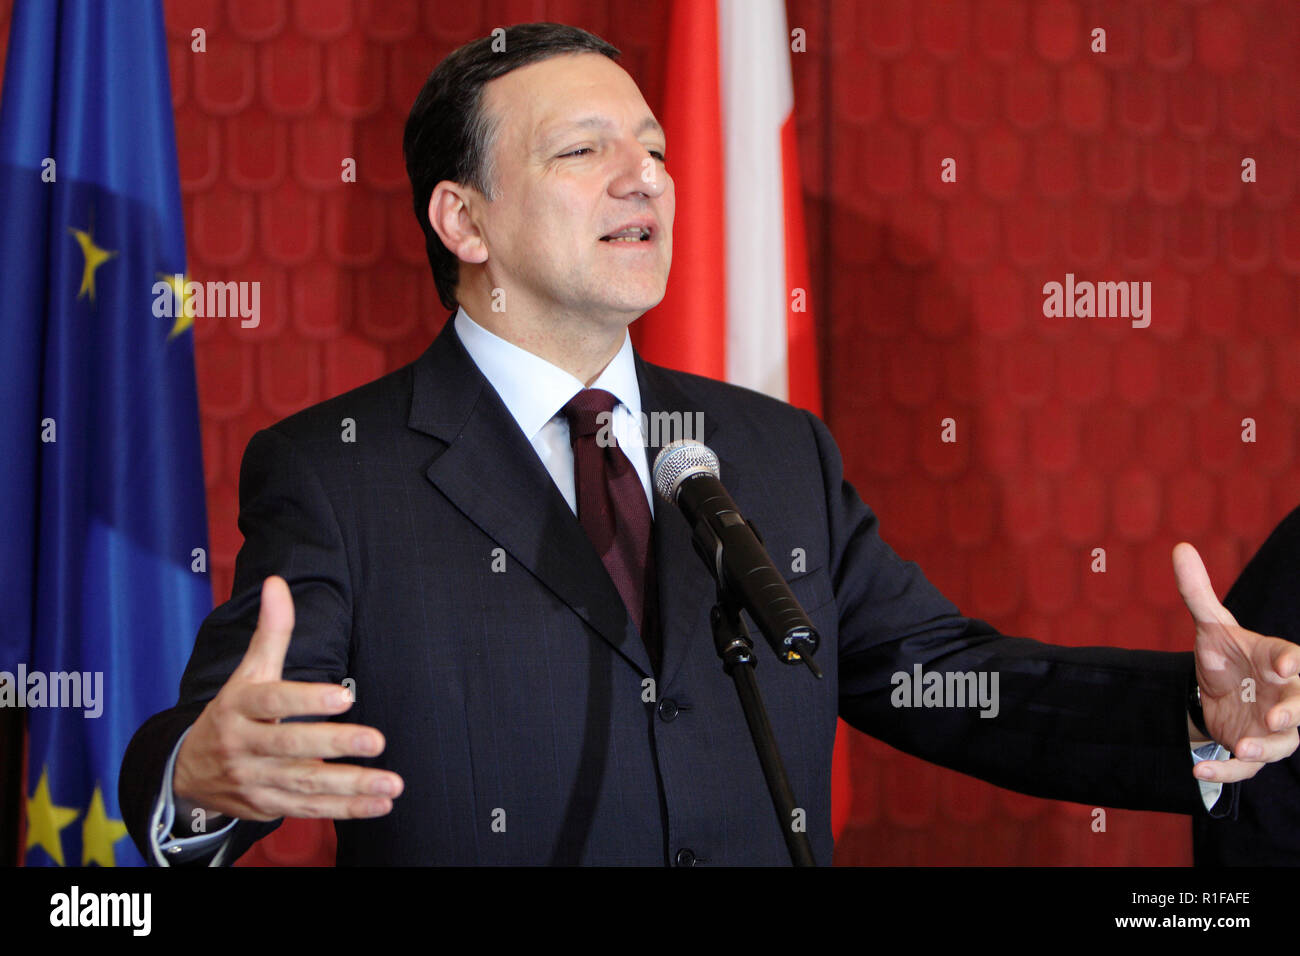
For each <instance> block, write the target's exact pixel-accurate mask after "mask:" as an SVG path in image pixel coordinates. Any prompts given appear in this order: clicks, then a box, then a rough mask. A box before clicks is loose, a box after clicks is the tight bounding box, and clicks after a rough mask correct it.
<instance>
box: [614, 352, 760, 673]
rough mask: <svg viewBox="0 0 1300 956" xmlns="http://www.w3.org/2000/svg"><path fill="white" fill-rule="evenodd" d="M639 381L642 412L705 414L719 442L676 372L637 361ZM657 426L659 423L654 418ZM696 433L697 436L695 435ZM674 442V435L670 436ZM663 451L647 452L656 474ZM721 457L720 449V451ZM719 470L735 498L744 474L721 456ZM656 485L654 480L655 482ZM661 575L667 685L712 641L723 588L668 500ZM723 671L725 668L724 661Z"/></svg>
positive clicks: (662, 521) (663, 510) (658, 529)
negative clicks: (696, 645)
mask: <svg viewBox="0 0 1300 956" xmlns="http://www.w3.org/2000/svg"><path fill="white" fill-rule="evenodd" d="M637 378H638V380H639V382H640V384H641V410H642V412H644V413H645V414H646V415H647V416H652V415H653V414H654V413H655V412H667V413H673V412H680V413H681V416H682V417H681V419H678V420H680V421H686V420H687V419H686V416H687V415H693V414H694V413H695V412H697V411H699V412H704V435H703V437H702V438H700V436H698V435H694V437H696V438H699V439H700V440H701V441H704V442H705V443H706V444H708V443H709V442H710V441H711V440H712V439H713V437H714V433H715V431H716V428H717V422H716V421H715V420H714V419H713V418H712V417H711V416H710V415H709V413H708V412H707V411H706V410H705V409H702V408H700V406H699V403H698V402H692V401H691V400H690V399H689V398H688V397H687V396H686V394H685V393H684V392H683V391H682V390H681V389H680V388H679V387H678V385H677V382H676V381H675V377H674V375H673V373H671V372H669V371H668V370H666V369H663V368H659V367H658V366H654V365H650V364H649V363H647V362H644V361H642V360H641V358H640V356H638V357H637ZM651 420H652V421H653V419H651ZM692 434H693V433H692ZM668 437H669V439H671V437H674V436H668ZM659 451H660V449H659V448H653V447H649V446H647V447H646V457H647V460H648V462H649V464H650V468H651V475H652V476H653V473H654V460H655V457H656V456H657V455H658V453H659ZM714 452H715V454H716V453H717V449H716V448H714ZM719 466H720V471H721V474H722V478H723V480H724V481H725V482H726V485H727V490H728V491H729V492H731V494H732V496H733V497H735V493H736V489H737V487H738V486H739V484H740V481H739V478H740V476H739V474H738V472H736V471H735V470H734V469H733V468H732V467H731V466H730V464H729V463H728V462H727V461H726V460H724V459H722V457H721V456H720V455H719ZM652 480H653V478H652ZM654 552H655V573H656V576H657V578H658V591H659V619H660V622H661V629H662V637H663V668H662V673H661V678H662V680H663V683H664V684H667V683H668V682H669V681H671V680H672V678H673V677H674V676H675V675H676V674H677V672H678V670H680V668H681V666H682V663H683V661H685V659H686V656H687V652H688V651H689V649H690V642H691V641H700V640H704V641H710V640H711V639H712V638H711V636H710V635H711V632H710V629H709V609H710V608H711V607H712V606H713V604H714V602H715V600H716V598H717V585H716V584H715V583H714V581H713V577H712V575H710V574H709V571H708V569H707V568H706V567H705V566H704V562H703V561H701V560H700V558H699V556H698V555H697V554H696V553H695V546H694V545H693V544H692V543H691V528H690V525H688V524H687V522H686V518H685V517H684V516H683V515H682V512H681V511H680V510H679V509H678V508H677V506H676V505H674V504H671V503H669V502H667V501H665V500H664V499H663V498H656V500H655V519H654ZM718 666H719V667H721V666H722V663H721V662H720V661H719V662H718Z"/></svg>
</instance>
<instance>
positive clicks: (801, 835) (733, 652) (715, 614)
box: [709, 584, 817, 866]
mask: <svg viewBox="0 0 1300 956" xmlns="http://www.w3.org/2000/svg"><path fill="white" fill-rule="evenodd" d="M709 622H710V623H711V624H712V625H713V646H714V647H716V648H717V650H718V657H720V658H722V669H723V670H724V671H726V673H727V674H728V675H729V676H730V677H731V679H732V680H733V681H734V682H735V684H736V693H737V694H739V695H740V706H741V709H743V710H744V711H745V722H746V723H747V724H749V733H750V736H751V737H753V739H754V749H755V750H757V751H758V762H759V763H760V764H762V766H763V776H764V777H765V778H766V779H767V789H768V791H769V792H770V793H771V794H772V806H773V807H774V808H775V809H776V819H777V824H778V825H779V826H780V827H781V832H782V834H784V835H785V845H786V849H788V850H789V851H790V862H791V863H793V864H794V865H795V866H816V865H817V863H816V861H815V860H813V852H812V843H810V842H809V840H808V833H807V829H806V827H804V828H803V829H800V830H798V831H796V830H795V828H794V823H795V811H796V810H797V809H798V804H797V803H796V802H795V798H794V791H793V790H791V789H790V779H789V778H788V777H787V776H786V773H785V764H783V763H782V762H781V753H780V751H779V750H777V746H776V737H775V736H774V735H773V734H772V724H771V722H770V721H769V720H768V719H767V708H766V707H764V706H763V698H762V696H761V695H760V694H759V691H758V679H757V678H755V677H754V668H755V667H757V666H758V661H757V660H756V659H755V657H754V642H753V641H751V640H750V639H749V628H748V627H747V626H746V625H745V622H744V621H742V620H741V618H740V605H739V604H737V603H736V601H735V600H734V599H733V598H732V596H731V594H730V592H729V591H728V590H727V588H726V587H725V586H724V585H722V584H719V585H718V603H717V604H715V605H714V606H713V610H712V611H711V612H710V613H709Z"/></svg>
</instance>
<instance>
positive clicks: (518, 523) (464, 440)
mask: <svg viewBox="0 0 1300 956" xmlns="http://www.w3.org/2000/svg"><path fill="white" fill-rule="evenodd" d="M408 424H409V425H410V427H411V428H413V429H415V430H417V431H420V432H423V433H425V434H427V435H432V436H433V437H435V438H438V439H439V440H441V441H443V442H445V443H446V446H447V447H446V449H445V450H444V451H443V452H442V453H441V454H440V455H438V457H437V458H436V459H435V460H434V461H433V463H432V464H430V465H429V466H428V469H427V471H426V474H427V476H428V479H429V481H431V482H432V483H433V484H434V486H435V487H436V488H438V490H439V491H441V492H442V493H443V494H444V495H446V497H447V499H448V500H449V501H451V503H452V504H453V505H454V506H455V507H456V508H457V509H458V510H460V512H461V513H462V514H464V515H465V517H466V518H468V519H469V520H470V521H472V522H474V523H475V524H476V525H477V526H478V527H479V528H481V529H482V530H483V531H484V533H486V534H487V535H488V536H489V537H491V538H492V539H493V540H494V541H496V542H497V543H499V544H500V545H501V547H502V548H504V549H505V551H506V553H507V554H508V555H509V557H510V558H511V559H513V560H514V561H517V562H519V564H521V565H522V566H523V567H524V568H526V569H528V571H529V572H531V573H532V574H533V575H534V576H535V577H536V578H537V579H538V580H539V581H541V582H542V584H544V585H545V586H546V587H547V588H549V589H550V590H551V591H552V592H553V593H554V594H555V595H556V596H557V597H558V598H560V600H562V601H564V603H565V604H567V605H568V606H569V607H570V608H572V609H573V611H574V612H575V613H576V614H577V615H578V616H579V617H581V618H582V619H583V620H584V621H586V622H587V623H588V624H589V625H590V626H591V627H592V629H594V630H595V631H596V633H598V634H599V635H600V636H601V637H602V638H603V639H604V640H606V641H608V642H609V643H610V644H611V645H613V647H614V648H615V649H616V650H617V651H618V652H619V653H620V654H622V655H623V656H624V657H625V658H627V659H628V661H630V662H631V663H632V664H633V665H635V666H636V667H637V668H638V669H639V670H640V671H641V673H643V674H645V675H650V674H651V673H653V672H652V669H651V666H650V659H649V655H648V654H647V652H646V649H645V644H644V643H643V642H642V640H641V638H640V635H639V634H638V633H637V631H636V628H635V627H634V626H633V625H632V622H631V619H630V618H629V617H628V614H627V609H626V608H625V607H624V606H623V601H622V598H621V597H620V596H619V593H618V590H617V589H616V588H615V587H614V582H613V581H612V580H611V579H610V577H609V574H608V572H606V570H605V566H604V565H603V564H602V563H601V561H600V557H599V555H597V554H596V550H595V548H593V547H592V545H591V541H590V540H589V539H588V538H587V535H586V532H585V531H583V528H582V525H581V524H580V523H579V522H578V519H577V517H576V516H575V515H574V513H573V511H572V510H571V509H570V508H569V505H568V502H566V501H565V500H564V496H563V495H561V494H560V491H559V489H558V488H556V487H555V482H554V481H552V480H551V476H550V474H549V473H548V472H547V471H546V468H545V466H544V465H543V464H542V462H541V460H540V459H539V458H538V457H537V452H536V451H535V450H534V449H533V447H532V445H531V444H530V443H529V441H528V439H527V438H526V437H525V436H524V434H523V432H522V431H520V429H519V425H518V424H517V423H516V422H515V420H514V418H513V417H512V416H511V415H510V412H509V410H508V409H507V408H506V407H505V404H504V403H503V402H502V401H501V399H500V397H499V396H498V395H497V393H496V391H495V389H493V388H492V386H491V385H490V384H489V383H488V381H487V379H485V378H484V377H483V374H482V373H481V372H480V371H479V370H478V367H477V366H476V365H475V364H474V362H473V360H472V359H471V358H470V357H469V353H467V352H466V351H465V348H464V346H463V345H462V344H461V342H460V339H459V338H458V337H457V336H456V333H455V329H454V327H453V323H452V322H451V321H448V322H447V324H446V325H445V326H444V328H443V330H442V332H441V334H439V336H438V337H437V338H436V339H435V340H434V342H433V344H432V345H431V346H430V347H429V349H428V350H427V351H426V352H425V353H424V355H422V356H421V357H420V359H419V360H417V362H416V364H415V367H414V380H413V395H412V399H411V415H410V419H409V421H408ZM682 524H683V525H684V524H685V522H682ZM507 573H509V571H507Z"/></svg>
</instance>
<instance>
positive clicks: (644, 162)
mask: <svg viewBox="0 0 1300 956" xmlns="http://www.w3.org/2000/svg"><path fill="white" fill-rule="evenodd" d="M666 188H668V173H666V172H665V171H664V168H663V163H661V162H660V161H659V160H658V159H656V158H655V157H654V156H651V155H650V153H649V152H648V151H647V150H646V148H645V147H644V146H642V145H641V144H640V143H633V144H630V145H627V146H624V147H622V149H621V151H620V153H619V173H618V175H617V176H616V177H615V178H614V181H613V182H612V183H610V192H611V193H613V194H614V195H615V196H617V197H619V198H620V199H622V198H624V197H627V196H630V195H633V194H635V193H641V194H642V195H644V196H645V197H646V198H648V199H657V198H658V197H659V196H662V195H663V192H664V190H665V189H666Z"/></svg>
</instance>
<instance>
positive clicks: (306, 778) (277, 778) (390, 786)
mask: <svg viewBox="0 0 1300 956" xmlns="http://www.w3.org/2000/svg"><path fill="white" fill-rule="evenodd" d="M254 783H256V784H261V785H265V786H269V787H274V788H276V789H279V790H283V791H285V792H286V793H294V794H302V795H307V796H335V797H365V796H370V797H388V798H390V799H391V798H393V797H396V796H399V795H400V794H401V792H402V789H403V787H404V786H405V784H404V783H403V781H402V778H401V777H399V776H398V775H397V774H395V773H393V772H392V771H390V770H377V769H374V768H372V767H358V766H356V765H355V764H340V763H325V762H324V761H323V760H282V761H267V762H266V767H265V769H263V770H260V771H257V772H256V777H255V778H254Z"/></svg>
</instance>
